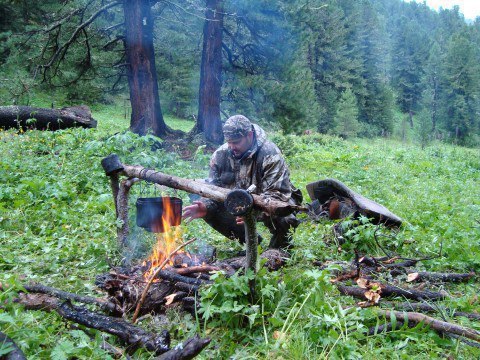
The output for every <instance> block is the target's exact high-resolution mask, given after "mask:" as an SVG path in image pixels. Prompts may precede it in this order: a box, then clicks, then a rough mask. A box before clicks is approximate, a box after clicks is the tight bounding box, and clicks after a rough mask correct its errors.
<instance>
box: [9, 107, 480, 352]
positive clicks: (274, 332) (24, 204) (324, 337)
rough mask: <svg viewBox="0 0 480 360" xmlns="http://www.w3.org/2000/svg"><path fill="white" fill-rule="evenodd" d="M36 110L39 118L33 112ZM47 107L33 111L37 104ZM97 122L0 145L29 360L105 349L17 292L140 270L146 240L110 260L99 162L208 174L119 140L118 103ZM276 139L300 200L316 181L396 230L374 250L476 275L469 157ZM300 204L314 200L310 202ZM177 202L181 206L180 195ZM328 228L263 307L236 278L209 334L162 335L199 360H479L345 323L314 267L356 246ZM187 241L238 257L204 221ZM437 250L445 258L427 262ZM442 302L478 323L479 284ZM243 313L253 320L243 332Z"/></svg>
mask: <svg viewBox="0 0 480 360" xmlns="http://www.w3.org/2000/svg"><path fill="white" fill-rule="evenodd" d="M40 100H42V99H40ZM40 100H39V103H38V104H36V105H39V106H40V105H41V101H40ZM47 100H48V99H43V100H42V101H43V103H45V104H46V103H48V101H47ZM42 106H45V105H42ZM93 116H94V118H96V119H97V120H98V128H97V129H89V130H85V129H69V130H65V131H59V132H55V133H53V132H39V131H31V132H27V133H24V134H17V133H15V132H14V131H2V132H0V154H1V155H0V176H1V178H2V186H1V187H0V228H1V230H0V282H1V283H2V284H3V288H4V291H3V292H0V303H1V306H0V331H2V332H4V333H6V334H7V335H8V336H10V337H11V338H13V339H14V340H15V341H16V343H17V344H18V345H19V346H20V348H21V349H22V350H23V351H24V352H25V353H26V354H27V356H28V357H29V358H40V359H49V358H54V359H65V358H79V359H105V358H108V355H107V354H106V353H105V352H104V351H103V350H100V344H101V341H102V339H101V334H100V333H98V332H96V331H92V330H88V329H84V328H80V329H76V328H75V327H73V326H71V324H69V323H68V322H67V323H66V322H64V321H63V320H62V319H61V318H60V317H59V316H57V315H56V314H54V313H50V314H47V313H44V312H40V311H26V310H24V309H23V308H22V307H21V306H19V305H17V304H15V303H13V301H12V300H13V298H14V297H15V296H16V294H17V291H18V290H19V289H21V286H22V284H25V283H27V282H29V281H38V282H41V283H43V284H46V285H51V286H55V287H58V288H61V289H63V290H65V291H70V292H76V293H79V294H89V295H95V296H101V295H103V294H101V293H100V292H99V291H98V290H97V289H96V288H95V286H94V281H95V276H96V275H98V274H101V273H104V272H107V271H108V270H109V268H110V266H112V265H117V264H120V263H121V261H122V259H123V258H124V257H125V256H129V257H130V258H134V259H135V258H140V257H141V256H142V255H144V254H146V253H147V252H148V251H149V248H148V246H149V244H151V243H152V241H153V239H152V238H151V236H149V235H148V234H143V233H142V234H137V235H138V238H137V239H136V240H138V241H137V242H136V243H135V244H133V243H132V244H131V247H129V248H128V249H127V251H125V250H124V249H119V247H118V245H117V243H116V228H115V218H114V208H113V203H112V198H111V192H110V187H109V183H108V179H107V177H106V176H105V175H104V172H103V170H102V168H101V166H100V161H101V159H102V158H103V157H105V156H106V155H108V154H110V153H117V154H118V155H119V156H120V158H121V159H122V161H124V162H125V163H128V164H140V165H143V166H146V167H151V168H156V169H159V170H161V171H163V172H165V173H169V174H173V175H178V176H182V177H186V178H204V177H205V176H206V175H207V173H208V160H209V155H206V154H203V153H202V152H200V151H199V152H198V154H197V155H196V156H195V158H194V160H193V161H191V162H186V161H183V160H181V159H180V158H179V157H178V156H176V155H175V154H171V153H164V152H162V151H152V146H151V145H152V144H153V143H154V142H155V141H157V140H158V139H156V138H154V137H151V136H147V137H143V138H141V137H138V136H136V135H134V134H131V133H130V132H128V131H126V130H127V128H128V119H125V109H124V107H123V103H117V104H115V105H97V106H95V107H94V108H93ZM127 117H128V116H127ZM165 118H166V122H167V123H168V124H169V125H170V126H171V127H173V128H176V129H181V130H184V131H188V130H189V129H190V128H191V126H192V125H193V123H192V122H189V121H184V120H181V119H175V118H171V117H168V116H166V117H165ZM271 135H272V136H271V137H272V138H273V139H274V140H275V141H276V142H277V144H278V145H279V146H280V147H281V148H282V150H283V151H284V153H285V155H286V158H287V162H288V163H289V165H290V171H291V175H292V180H293V182H294V183H295V185H297V186H298V187H300V188H302V189H305V185H306V184H307V183H309V182H311V181H315V180H319V179H322V178H327V177H329V178H336V179H338V180H340V181H342V182H344V183H345V184H346V185H348V186H349V187H351V188H352V189H353V190H355V191H357V192H359V193H361V194H362V195H364V196H366V197H368V198H370V199H372V200H375V201H377V202H379V203H381V204H383V205H385V206H387V207H388V208H389V209H390V210H391V211H392V212H394V213H395V214H397V215H398V216H400V217H401V218H403V219H404V221H405V224H404V226H402V228H401V229H400V230H399V231H398V232H391V231H388V230H386V229H381V234H382V236H381V237H380V242H381V245H382V247H383V248H386V249H387V250H388V251H390V252H394V251H397V252H398V253H400V254H401V255H402V256H405V257H413V258H419V257H428V256H433V257H434V258H433V259H431V260H428V261H424V262H422V263H421V264H420V265H419V267H420V268H423V269H426V270H431V271H434V270H435V271H453V270H455V271H471V270H473V271H477V272H478V270H479V267H480V260H479V256H478V254H479V252H480V223H479V221H480V215H479V214H480V156H479V151H478V149H466V148H461V147H454V146H448V145H444V144H437V143H433V144H430V146H428V147H427V148H426V149H424V150H422V149H421V148H420V146H418V145H416V144H414V143H406V144H405V143H401V142H397V141H393V140H385V139H378V140H368V141H367V140H350V141H344V140H341V139H338V138H334V137H329V136H322V135H309V136H302V137H298V136H282V135H278V134H271ZM141 190H142V191H150V190H149V188H148V187H143V188H142V187H134V188H133V189H132V197H134V196H137V195H138V193H139V192H140V191H141ZM304 195H305V197H306V200H307V201H310V200H309V199H308V196H307V194H306V192H305V191H304ZM179 196H181V197H182V198H183V199H184V200H185V201H188V200H187V196H186V194H185V193H179ZM132 208H133V205H132ZM132 212H133V211H132ZM332 224H333V223H332V222H331V221H322V222H320V223H312V222H310V221H305V222H304V223H302V224H301V226H300V227H299V228H298V229H297V232H296V233H295V236H294V242H295V250H294V253H293V258H292V260H291V261H290V262H289V264H288V266H287V267H286V268H285V269H283V270H282V271H280V272H278V273H271V274H268V273H262V274H260V279H261V280H260V281H259V285H258V286H259V291H260V292H261V294H262V298H263V308H261V307H253V308H250V307H248V306H245V304H243V303H242V301H244V297H243V295H242V293H241V291H239V290H238V289H241V288H242V285H241V284H242V281H245V279H242V278H241V277H240V278H239V279H232V280H225V279H222V280H221V281H220V280H219V282H218V283H217V286H216V287H215V288H213V289H212V290H211V291H212V294H211V295H212V296H218V298H217V299H216V300H215V301H216V302H213V300H212V304H213V305H215V306H216V307H215V308H212V310H214V313H213V314H212V316H211V317H210V319H209V320H208V321H203V320H198V321H197V320H195V319H194V318H192V317H191V316H189V315H184V314H181V313H177V312H174V311H171V312H169V313H168V314H167V318H168V319H169V320H170V323H169V325H168V326H167V328H168V329H169V330H171V331H172V334H173V336H174V342H175V341H181V340H182V339H184V338H186V337H187V336H191V335H193V333H195V332H196V331H197V330H199V331H200V333H201V335H202V336H207V335H208V336H211V337H212V339H213V344H212V345H210V346H209V347H208V349H207V350H205V351H204V352H203V353H202V355H201V358H204V359H207V358H229V357H231V358H252V359H253V358H255V359H257V358H265V359H267V358H284V359H298V358H312V359H320V358H365V359H373V358H378V357H385V358H413V357H415V358H421V359H427V358H443V357H445V356H452V357H454V358H459V359H462V358H463V359H471V358H478V357H479V356H480V352H479V350H478V349H474V348H472V347H468V346H466V345H464V344H461V343H458V342H457V341H455V340H451V339H444V338H441V337H439V336H438V335H437V334H436V333H434V332H432V331H430V330H428V329H425V328H423V327H418V328H416V329H413V330H411V329H399V330H397V331H395V332H393V333H391V334H389V335H384V334H381V335H376V336H371V337H368V338H366V337H365V336H364V335H363V334H362V333H361V332H359V331H358V330H359V329H362V328H366V327H369V326H372V325H374V324H375V323H376V321H377V317H376V315H375V313H374V310H362V309H359V308H356V307H353V308H351V309H350V310H344V307H345V306H349V305H354V304H355V302H354V300H352V299H349V298H346V297H341V296H340V295H339V293H338V292H337V290H336V289H335V287H334V286H333V285H332V284H330V282H329V279H330V277H329V272H328V271H319V270H317V269H315V268H314V267H313V266H312V260H322V261H323V260H343V261H351V260H352V259H353V249H352V245H351V244H347V245H345V246H344V247H343V249H342V251H339V249H338V246H337V245H336V244H335V242H334V241H333V236H332V229H331V227H332ZM262 231H264V229H263V230H262ZM136 233H137V232H136ZM371 234H372V227H369V226H366V227H364V228H359V230H358V232H357V234H356V238H355V240H352V241H356V243H355V244H356V246H357V245H358V246H361V247H362V249H365V251H366V252H368V255H383V252H382V250H381V249H380V248H379V247H378V246H376V244H375V242H374V241H373V240H372V237H371ZM192 236H197V237H200V238H201V239H203V240H205V241H207V242H209V243H210V244H212V245H215V246H217V248H218V251H219V255H220V256H226V254H227V252H228V251H230V250H233V249H239V246H238V244H235V243H232V242H230V241H227V240H226V239H224V238H222V237H221V236H219V235H218V234H216V233H215V232H214V231H212V230H211V229H210V228H209V227H208V226H205V224H203V222H201V221H196V222H195V221H194V222H192V223H191V224H189V225H188V226H184V237H185V238H190V237H192ZM352 239H353V238H352ZM441 245H442V256H441V257H435V256H436V255H438V253H439V251H440V247H441ZM445 290H447V291H448V292H449V293H450V294H451V295H452V297H451V299H449V300H446V301H444V302H443V304H444V305H446V306H448V307H449V308H453V309H461V310H464V311H470V312H473V311H477V312H478V311H480V305H479V302H478V297H477V296H478V295H477V292H478V282H476V283H468V284H461V285H455V286H448V287H446V288H445ZM222 297H223V299H225V301H222ZM227 300H228V302H227ZM235 301H236V302H237V304H243V305H242V306H241V307H239V308H238V310H237V311H233V312H232V308H230V307H229V305H228V304H234V302H235ZM207 305H208V304H205V306H207ZM240 313H241V314H242V316H243V317H246V318H248V321H246V322H243V321H239V319H238V316H240V315H239V314H240ZM444 315H445V316H448V314H444ZM380 321H383V320H382V319H380ZM451 321H454V322H456V323H462V324H464V325H465V326H469V327H472V328H475V329H477V330H480V325H479V324H478V322H477V323H475V322H469V321H467V320H465V319H463V318H454V319H451ZM65 324H68V325H65ZM156 324H157V323H156V321H155V319H153V318H152V319H146V320H144V321H143V322H142V323H141V325H142V326H145V327H146V328H147V329H149V330H151V331H153V330H158V329H159V327H158V325H156ZM108 339H109V341H110V342H112V343H116V342H115V339H113V338H111V337H108ZM117 345H118V346H122V345H121V344H117ZM1 351H2V345H1V344H0V352H1ZM135 356H136V357H137V358H139V359H149V358H151V354H148V353H147V352H145V351H137V353H136V354H135Z"/></svg>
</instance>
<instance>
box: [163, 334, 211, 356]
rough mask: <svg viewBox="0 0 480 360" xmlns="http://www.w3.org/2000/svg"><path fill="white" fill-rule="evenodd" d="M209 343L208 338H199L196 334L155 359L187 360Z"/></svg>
mask: <svg viewBox="0 0 480 360" xmlns="http://www.w3.org/2000/svg"><path fill="white" fill-rule="evenodd" d="M209 343H210V339H201V338H200V337H199V336H198V335H195V336H194V337H193V338H190V339H188V340H186V341H184V342H183V343H182V344H180V345H177V346H175V348H174V349H172V350H169V351H167V352H166V353H165V354H162V355H160V356H159V357H156V358H155V360H189V359H193V358H194V357H195V356H197V355H198V354H199V353H200V352H201V351H202V350H203V349H205V347H206V346H207V345H208V344H209Z"/></svg>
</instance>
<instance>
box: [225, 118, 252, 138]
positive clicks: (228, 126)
mask: <svg viewBox="0 0 480 360" xmlns="http://www.w3.org/2000/svg"><path fill="white" fill-rule="evenodd" d="M252 129H253V125H252V123H251V122H250V120H248V119H247V118H246V117H245V116H243V115H233V116H231V117H229V118H228V119H227V121H225V124H224V125H223V136H224V137H225V140H226V141H233V140H237V139H240V138H241V137H244V136H247V134H248V132H249V131H252Z"/></svg>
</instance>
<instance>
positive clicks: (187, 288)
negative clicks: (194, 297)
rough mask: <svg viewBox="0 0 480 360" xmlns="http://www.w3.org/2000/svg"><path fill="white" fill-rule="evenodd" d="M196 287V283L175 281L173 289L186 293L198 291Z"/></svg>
mask: <svg viewBox="0 0 480 360" xmlns="http://www.w3.org/2000/svg"><path fill="white" fill-rule="evenodd" d="M198 288H199V286H198V285H191V284H185V283H184V282H177V283H175V289H177V290H181V291H185V292H186V293H188V294H190V293H196V292H198Z"/></svg>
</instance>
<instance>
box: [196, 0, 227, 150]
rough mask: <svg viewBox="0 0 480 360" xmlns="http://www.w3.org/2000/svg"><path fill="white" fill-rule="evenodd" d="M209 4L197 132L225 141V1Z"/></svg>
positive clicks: (215, 140) (207, 138) (211, 0)
mask: <svg viewBox="0 0 480 360" xmlns="http://www.w3.org/2000/svg"><path fill="white" fill-rule="evenodd" d="M206 5H207V10H206V13H205V18H206V19H205V24H204V26H203V50H202V63H201V68H200V89H199V96H198V97H199V98H198V102H199V103H198V119H197V125H196V131H197V132H198V133H202V132H203V134H204V137H205V140H207V141H210V142H213V143H215V144H221V143H222V142H223V132H222V123H221V121H220V91H221V86H222V33H223V0H207V1H206Z"/></svg>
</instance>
